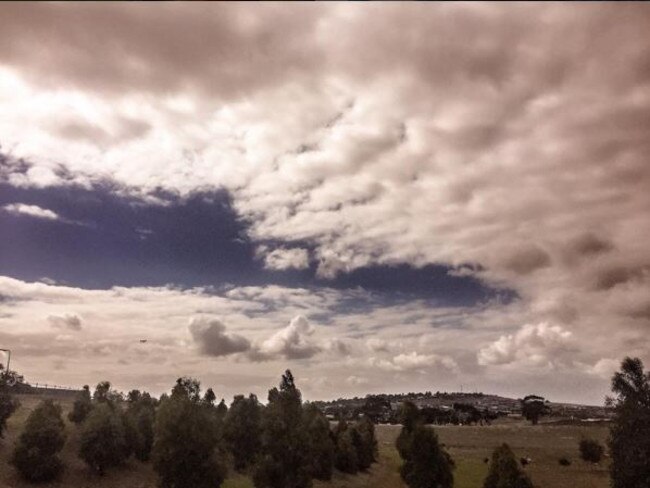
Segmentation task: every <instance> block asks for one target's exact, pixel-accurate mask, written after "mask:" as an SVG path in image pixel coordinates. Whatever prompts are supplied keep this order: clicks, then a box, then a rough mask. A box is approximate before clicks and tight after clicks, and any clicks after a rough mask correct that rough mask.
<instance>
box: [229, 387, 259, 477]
mask: <svg viewBox="0 0 650 488" xmlns="http://www.w3.org/2000/svg"><path fill="white" fill-rule="evenodd" d="M261 415H262V406H261V405H260V403H259V401H258V400H257V397H256V396H255V395H253V394H252V393H251V394H250V395H249V396H248V398H246V397H245V396H244V395H237V396H235V398H234V399H233V402H232V404H231V405H230V409H228V411H227V413H226V416H225V420H224V438H225V441H226V444H227V446H228V448H229V449H230V452H231V453H232V456H233V461H234V465H235V469H236V470H237V471H244V470H245V469H246V468H248V467H249V466H251V465H252V464H253V463H254V462H255V460H256V459H257V456H258V454H259V451H260V446H261V435H262V427H261V421H262V420H261Z"/></svg>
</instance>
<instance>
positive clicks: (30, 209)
mask: <svg viewBox="0 0 650 488" xmlns="http://www.w3.org/2000/svg"><path fill="white" fill-rule="evenodd" d="M2 208H3V210H4V211H5V212H9V213H10V214H13V215H27V216H29V217H35V218H37V219H45V220H59V219H60V217H59V215H58V214H57V213H56V212H53V211H52V210H48V209H46V208H41V207H39V206H38V205H27V204H25V203H11V204H8V205H5V206H3V207H2Z"/></svg>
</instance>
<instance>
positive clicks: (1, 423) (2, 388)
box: [0, 369, 20, 439]
mask: <svg viewBox="0 0 650 488" xmlns="http://www.w3.org/2000/svg"><path fill="white" fill-rule="evenodd" d="M1 372H2V369H0V373H1ZM19 406H20V403H19V402H18V400H16V399H15V398H14V397H13V395H12V394H11V391H10V387H9V386H7V384H6V382H5V379H4V376H0V439H2V438H3V437H4V433H5V429H6V428H7V420H9V417H11V416H12V415H13V413H14V412H15V411H16V410H17V409H18V407H19Z"/></svg>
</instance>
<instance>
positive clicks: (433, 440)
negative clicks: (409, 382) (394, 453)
mask: <svg viewBox="0 0 650 488" xmlns="http://www.w3.org/2000/svg"><path fill="white" fill-rule="evenodd" d="M400 419H401V421H402V425H403V427H402V431H401V432H400V435H399V436H398V438H397V441H396V447H397V450H398V452H399V454H400V456H401V457H402V459H403V461H404V462H403V464H402V466H401V467H400V475H401V476H402V479H403V480H404V482H405V483H406V484H407V485H408V486H409V487H411V488H431V487H435V488H451V487H452V486H453V484H454V475H453V469H454V461H453V459H452V458H451V456H450V455H449V454H448V453H447V451H446V450H445V449H444V448H443V447H442V446H440V444H439V442H438V436H437V435H436V433H435V432H434V430H433V429H432V428H431V427H426V426H424V425H423V424H422V422H421V419H420V415H419V411H418V408H417V407H416V406H415V405H414V404H413V403H411V402H404V403H403V404H402V406H401V409H400Z"/></svg>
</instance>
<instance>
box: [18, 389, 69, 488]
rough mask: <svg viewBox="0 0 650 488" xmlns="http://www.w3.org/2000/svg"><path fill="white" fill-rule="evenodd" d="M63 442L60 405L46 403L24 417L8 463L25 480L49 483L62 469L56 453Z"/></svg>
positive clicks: (63, 433)
mask: <svg viewBox="0 0 650 488" xmlns="http://www.w3.org/2000/svg"><path fill="white" fill-rule="evenodd" d="M64 443H65V426H64V423H63V418H62V417H61V406H60V405H58V404H55V403H53V402H52V401H51V400H45V401H43V402H41V403H40V404H39V405H38V406H37V407H36V408H35V409H34V410H33V411H32V412H31V413H30V414H29V417H27V421H26V422H25V428H24V429H23V432H22V433H21V434H20V437H19V439H18V443H17V445H16V448H15V450H14V452H13V456H12V458H11V464H13V465H14V466H15V467H16V469H17V470H18V472H19V473H20V474H21V475H22V477H23V478H25V479H26V480H27V481H31V482H45V481H52V480H54V479H56V478H57V477H58V476H59V474H60V473H61V471H62V470H63V463H62V462H61V459H60V458H59V456H58V453H59V451H61V449H63V445H64Z"/></svg>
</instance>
